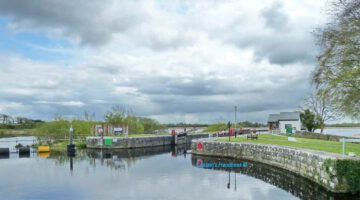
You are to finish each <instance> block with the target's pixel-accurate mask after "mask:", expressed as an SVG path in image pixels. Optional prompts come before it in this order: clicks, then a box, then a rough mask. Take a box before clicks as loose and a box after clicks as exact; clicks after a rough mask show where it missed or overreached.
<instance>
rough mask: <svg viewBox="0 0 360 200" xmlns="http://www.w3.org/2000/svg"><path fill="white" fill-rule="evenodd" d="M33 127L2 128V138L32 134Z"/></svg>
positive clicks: (0, 136)
mask: <svg viewBox="0 0 360 200" xmlns="http://www.w3.org/2000/svg"><path fill="white" fill-rule="evenodd" d="M31 135H32V129H0V138H4V137H20V136H31Z"/></svg>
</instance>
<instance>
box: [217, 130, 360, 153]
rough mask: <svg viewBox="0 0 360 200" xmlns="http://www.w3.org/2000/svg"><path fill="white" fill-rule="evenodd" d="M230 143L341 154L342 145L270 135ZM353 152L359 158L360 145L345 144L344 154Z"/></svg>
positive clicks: (243, 137)
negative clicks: (290, 140)
mask: <svg viewBox="0 0 360 200" xmlns="http://www.w3.org/2000/svg"><path fill="white" fill-rule="evenodd" d="M216 140H217V141H222V142H227V141H229V138H228V137H222V138H217V139H216ZM231 142H248V143H259V144H272V145H278V146H287V147H295V148H303V149H312V150H318V151H325V152H332V153H338V154H341V153H342V143H341V142H335V141H326V140H317V139H306V138H296V142H289V141H288V137H287V136H283V135H272V134H259V135H258V140H251V139H249V140H247V139H246V136H243V135H242V136H238V137H237V138H235V137H231ZM348 152H355V153H356V155H358V156H360V144H359V143H346V144H345V153H346V154H348Z"/></svg>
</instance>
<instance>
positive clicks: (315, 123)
mask: <svg viewBox="0 0 360 200" xmlns="http://www.w3.org/2000/svg"><path fill="white" fill-rule="evenodd" d="M300 119H301V122H302V124H303V125H304V126H305V127H306V129H307V130H308V131H309V132H314V131H315V129H317V128H319V127H320V123H321V119H320V117H319V116H318V115H316V114H315V113H313V112H311V110H309V109H305V110H304V111H303V112H301V113H300Z"/></svg>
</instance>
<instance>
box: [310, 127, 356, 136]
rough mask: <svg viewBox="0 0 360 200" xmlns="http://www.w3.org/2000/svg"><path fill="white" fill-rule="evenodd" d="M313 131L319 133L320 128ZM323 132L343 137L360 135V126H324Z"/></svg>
mask: <svg viewBox="0 0 360 200" xmlns="http://www.w3.org/2000/svg"><path fill="white" fill-rule="evenodd" d="M315 133H320V129H316V130H315ZM323 133H324V134H329V135H338V136H345V137H360V128H325V129H324V132H323Z"/></svg>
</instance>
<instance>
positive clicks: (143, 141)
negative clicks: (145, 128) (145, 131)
mask: <svg viewBox="0 0 360 200" xmlns="http://www.w3.org/2000/svg"><path fill="white" fill-rule="evenodd" d="M204 137H209V135H208V134H192V135H187V136H186V137H184V138H181V139H180V137H179V139H178V140H177V144H184V143H190V142H191V140H192V139H197V138H204ZM104 139H111V140H112V142H111V145H106V144H105V143H104V141H103V140H102V139H101V137H87V138H86V147H87V148H90V149H100V148H104V149H128V148H140V147H155V146H164V145H171V144H172V143H173V137H172V136H171V135H159V136H144V137H128V138H119V137H104Z"/></svg>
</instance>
